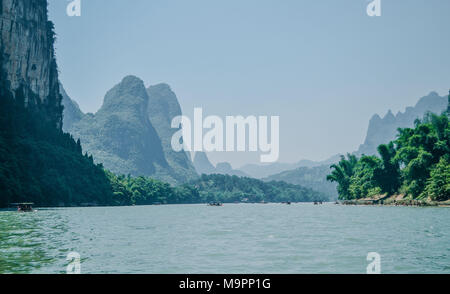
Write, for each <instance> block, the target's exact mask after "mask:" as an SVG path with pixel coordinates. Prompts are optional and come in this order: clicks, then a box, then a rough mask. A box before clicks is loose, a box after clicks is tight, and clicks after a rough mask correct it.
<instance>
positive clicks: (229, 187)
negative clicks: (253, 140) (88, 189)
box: [108, 172, 327, 205]
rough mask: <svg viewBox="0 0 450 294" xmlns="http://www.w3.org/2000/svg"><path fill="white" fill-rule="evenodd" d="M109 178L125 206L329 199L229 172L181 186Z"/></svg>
mask: <svg viewBox="0 0 450 294" xmlns="http://www.w3.org/2000/svg"><path fill="white" fill-rule="evenodd" d="M108 177H109V179H110V181H111V183H112V186H113V190H114V194H115V199H116V200H118V201H120V204H122V205H130V204H136V205H143V204H156V203H164V204H173V203H206V202H224V203H230V202H261V201H265V202H283V201H292V202H308V201H319V200H322V201H324V200H327V198H326V196H325V195H324V194H321V193H319V192H315V191H313V190H311V189H307V188H304V187H301V186H296V185H292V184H287V183H284V182H268V183H265V182H263V181H260V180H256V179H251V178H245V177H237V176H229V175H219V174H213V175H202V176H201V177H200V178H199V179H198V180H195V181H193V182H190V183H189V184H184V185H181V186H177V187H171V186H170V185H169V184H166V183H163V182H160V181H158V180H154V179H151V178H145V177H138V178H133V177H130V176H128V177H126V176H116V175H114V174H112V173H109V172H108Z"/></svg>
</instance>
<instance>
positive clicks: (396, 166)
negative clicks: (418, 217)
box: [327, 97, 450, 201]
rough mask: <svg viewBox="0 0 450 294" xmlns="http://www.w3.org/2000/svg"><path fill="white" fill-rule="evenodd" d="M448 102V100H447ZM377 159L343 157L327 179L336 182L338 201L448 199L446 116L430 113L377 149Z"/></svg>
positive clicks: (449, 135)
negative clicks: (393, 197)
mask: <svg viewBox="0 0 450 294" xmlns="http://www.w3.org/2000/svg"><path fill="white" fill-rule="evenodd" d="M449 103H450V97H449ZM378 153H379V155H380V156H379V157H376V156H365V155H363V156H362V157H361V158H358V157H356V156H355V155H347V158H345V157H342V158H341V161H340V162H339V163H338V164H335V165H332V166H331V167H332V169H333V171H332V173H331V174H330V175H328V177H327V179H328V180H329V181H332V182H337V183H338V193H339V198H340V199H344V200H348V199H359V198H365V197H370V196H374V195H377V194H386V195H393V194H404V195H407V196H409V197H412V198H414V199H425V198H428V197H429V198H430V199H432V200H435V201H444V200H448V199H450V167H449V162H450V123H449V117H448V114H447V113H443V114H442V115H436V114H433V113H429V114H427V115H426V116H425V118H424V119H423V120H416V122H415V127H414V128H405V129H399V130H398V135H397V139H396V140H394V141H393V142H390V143H389V144H383V145H380V146H379V147H378Z"/></svg>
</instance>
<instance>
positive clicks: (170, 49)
mask: <svg viewBox="0 0 450 294" xmlns="http://www.w3.org/2000/svg"><path fill="white" fill-rule="evenodd" d="M49 2H50V6H49V11H50V18H51V20H53V21H54V22H55V26H56V32H57V35H58V36H57V37H58V39H57V43H56V50H57V58H58V64H59V70H60V79H61V81H62V83H63V84H64V86H65V88H66V90H67V92H68V94H69V95H70V96H71V97H72V98H73V99H75V100H76V101H77V102H78V103H79V105H80V107H81V109H82V110H83V111H85V112H95V111H96V110H97V109H98V108H99V107H100V106H101V104H102V101H103V97H104V95H105V93H106V91H107V90H109V89H110V88H112V87H113V86H114V85H115V84H117V83H118V82H120V80H121V79H122V78H123V77H124V76H126V75H129V74H133V75H136V76H138V77H140V78H141V79H143V80H144V82H145V84H146V85H147V86H148V85H152V84H156V83H160V82H165V83H168V84H169V85H170V86H171V87H172V89H173V90H174V91H175V93H176V94H177V96H178V99H179V101H180V103H181V105H182V108H183V111H184V112H185V113H186V114H187V115H191V114H192V112H193V108H194V107H203V111H204V112H205V115H219V116H226V115H244V116H246V115H279V116H280V128H281V133H280V149H281V151H280V161H285V162H295V161H298V160H300V159H311V160H322V159H325V158H327V157H329V156H331V155H334V154H336V153H344V152H349V151H354V150H356V149H357V148H358V146H359V144H361V143H362V142H363V141H364V138H365V133H366V130H367V125H368V122H369V119H370V118H371V116H372V115H373V114H375V113H379V114H380V115H385V114H386V112H387V111H388V110H389V109H392V111H393V112H394V113H396V112H397V111H404V109H405V107H406V106H410V105H414V104H415V103H416V102H417V100H418V99H419V98H420V97H422V96H425V95H427V94H428V93H429V92H430V91H437V92H438V93H439V94H440V95H444V94H447V93H448V89H449V88H450V54H449V52H450V38H449V36H450V13H449V12H450V1H448V0H381V3H382V16H380V17H372V18H371V17H369V16H368V15H367V14H366V6H367V4H368V3H369V2H370V1H368V0H341V1H338V0H310V1H301V0H215V1H212V0H201V1H200V0H176V1H175V0H133V1H129V0H81V2H82V15H81V16H80V17H69V16H67V15H66V5H67V4H68V3H69V1H68V0H49ZM211 159H212V161H213V162H218V161H229V162H230V163H232V165H233V166H235V167H237V166H240V165H242V164H244V163H248V162H257V161H258V159H259V157H258V156H257V155H256V154H245V153H221V154H213V155H212V156H211Z"/></svg>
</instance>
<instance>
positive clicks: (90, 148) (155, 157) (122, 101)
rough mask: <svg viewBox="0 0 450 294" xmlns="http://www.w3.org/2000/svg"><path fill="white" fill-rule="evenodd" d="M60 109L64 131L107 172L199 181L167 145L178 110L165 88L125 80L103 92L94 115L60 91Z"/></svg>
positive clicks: (188, 164) (184, 159)
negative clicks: (147, 87) (148, 86)
mask: <svg viewBox="0 0 450 294" xmlns="http://www.w3.org/2000/svg"><path fill="white" fill-rule="evenodd" d="M64 96H65V97H64ZM63 105H64V108H65V110H64V119H65V120H66V121H65V122H64V124H63V128H64V130H65V131H66V132H69V133H70V134H72V135H73V136H74V138H76V139H80V141H81V144H82V147H83V150H84V151H86V152H88V153H89V154H91V155H93V157H94V159H95V161H96V162H97V163H102V164H103V165H104V166H105V168H106V169H108V170H110V171H112V172H114V173H117V174H125V175H127V174H130V175H132V176H151V177H153V178H155V179H159V180H163V181H166V182H168V183H171V184H178V183H184V182H188V181H190V180H194V179H196V178H197V177H198V175H197V174H196V172H195V169H194V167H193V166H192V164H191V162H190V160H189V159H188V158H187V156H186V153H184V152H179V153H176V152H174V151H173V150H172V149H171V147H170V145H169V144H170V139H171V134H172V133H173V132H175V131H176V130H175V129H171V128H170V121H171V120H172V116H175V115H181V108H180V106H179V104H178V100H177V98H176V96H175V94H174V93H173V92H172V91H171V90H170V87H169V86H168V85H164V84H161V85H156V86H152V87H150V88H149V89H146V88H145V86H144V82H143V81H142V80H141V79H139V78H137V77H135V76H127V77H125V78H124V79H123V80H122V81H121V82H120V83H119V84H117V85H116V86H114V87H113V88H112V89H111V90H109V91H108V92H107V94H106V95H105V98H104V101H103V105H102V106H101V108H100V109H99V111H97V113H95V114H90V113H88V114H83V113H82V112H81V111H80V110H79V107H78V106H77V104H76V102H74V101H73V100H72V99H70V98H69V97H68V96H67V94H65V95H64V93H63ZM80 113H81V114H80Z"/></svg>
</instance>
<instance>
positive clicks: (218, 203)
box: [208, 202, 223, 206]
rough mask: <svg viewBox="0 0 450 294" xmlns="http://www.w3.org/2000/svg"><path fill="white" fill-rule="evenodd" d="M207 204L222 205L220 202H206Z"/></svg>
mask: <svg viewBox="0 0 450 294" xmlns="http://www.w3.org/2000/svg"><path fill="white" fill-rule="evenodd" d="M208 206H223V204H222V203H220V202H210V203H208Z"/></svg>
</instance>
